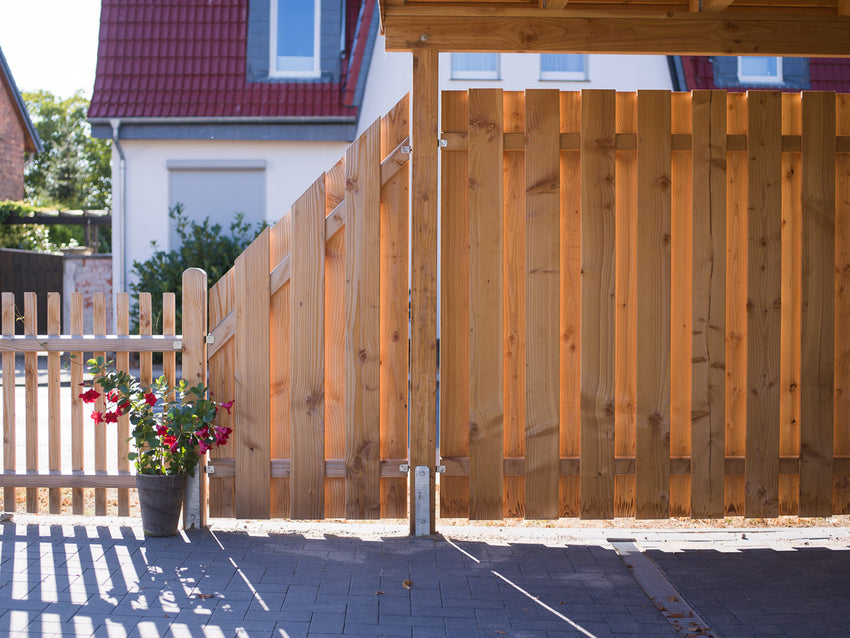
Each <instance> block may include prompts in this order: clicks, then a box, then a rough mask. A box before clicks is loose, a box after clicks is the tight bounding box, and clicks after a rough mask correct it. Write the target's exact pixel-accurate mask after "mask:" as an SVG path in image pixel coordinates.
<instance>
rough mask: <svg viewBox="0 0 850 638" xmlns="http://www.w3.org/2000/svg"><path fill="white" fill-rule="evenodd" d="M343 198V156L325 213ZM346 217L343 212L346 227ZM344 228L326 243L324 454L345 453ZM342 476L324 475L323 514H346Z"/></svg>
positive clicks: (329, 180)
mask: <svg viewBox="0 0 850 638" xmlns="http://www.w3.org/2000/svg"><path fill="white" fill-rule="evenodd" d="M344 199H345V158H344V157H343V158H342V159H340V161H339V162H337V163H336V165H335V166H334V167H333V168H332V169H331V170H330V171H329V172H327V173H326V174H325V215H327V213H329V212H330V211H331V210H333V207H334V206H336V204H338V203H340V202H342V201H343V200H344ZM347 226H348V219H347V216H346V227H347ZM345 255H346V232H345V231H341V232H338V233H336V234H335V235H334V236H333V237H329V238H328V240H327V243H326V244H325V458H326V459H344V458H345V455H346V450H345V441H346V431H345V428H346V424H345V410H346V407H345V400H346V387H345V377H346V363H345V295H346V293H345V286H346V283H345V282H346V276H345ZM345 484H346V479H345V477H329V476H328V477H325V516H326V517H330V518H334V517H338V518H343V517H345V489H346V488H345Z"/></svg>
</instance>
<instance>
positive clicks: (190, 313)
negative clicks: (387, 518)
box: [162, 250, 269, 529]
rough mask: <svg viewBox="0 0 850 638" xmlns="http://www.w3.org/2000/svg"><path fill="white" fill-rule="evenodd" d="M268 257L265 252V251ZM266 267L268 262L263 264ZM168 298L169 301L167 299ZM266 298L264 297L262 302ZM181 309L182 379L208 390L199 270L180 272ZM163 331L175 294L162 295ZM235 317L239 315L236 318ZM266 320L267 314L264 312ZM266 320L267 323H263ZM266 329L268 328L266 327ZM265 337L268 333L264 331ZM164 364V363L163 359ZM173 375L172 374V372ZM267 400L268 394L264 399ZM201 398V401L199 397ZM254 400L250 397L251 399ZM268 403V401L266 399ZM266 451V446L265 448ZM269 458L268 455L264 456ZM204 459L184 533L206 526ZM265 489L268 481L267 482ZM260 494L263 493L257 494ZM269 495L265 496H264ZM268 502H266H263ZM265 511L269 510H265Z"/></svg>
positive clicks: (191, 488)
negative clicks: (181, 275) (187, 530)
mask: <svg viewBox="0 0 850 638" xmlns="http://www.w3.org/2000/svg"><path fill="white" fill-rule="evenodd" d="M266 255H268V250H266ZM266 267H268V261H266ZM169 297H170V298H169ZM268 298H269V297H268V295H266V296H265V297H264V298H261V299H264V300H267V299H268ZM252 304H254V308H256V309H257V311H258V312H260V311H262V310H263V302H262V301H256V300H254V299H252ZM180 305H181V306H182V308H183V369H182V373H183V374H182V376H183V379H184V380H185V381H186V383H187V384H188V385H189V387H190V388H193V387H195V386H198V385H201V386H204V387H206V386H207V344H206V336H207V273H206V272H204V271H203V270H201V269H200V268H187V269H186V270H184V271H183V278H182V298H181V300H180ZM162 309H163V316H164V321H163V328H165V327H166V326H168V327H170V328H171V329H173V326H174V293H165V294H163V299H162ZM237 316H238V315H237ZM265 316H266V317H268V310H267V309H266V315H265ZM266 320H268V319H266ZM266 325H267V324H266ZM265 334H266V335H268V330H266V333H265ZM257 341H260V342H261V343H260V344H259V345H258V348H265V350H257V351H254V353H252V355H253V354H255V353H256V354H257V355H258V356H257V359H256V360H255V366H256V368H257V369H262V363H263V362H264V361H266V362H267V361H268V352H269V344H268V341H265V343H262V333H261V334H260V337H258V338H257ZM164 361H166V360H165V359H164ZM172 374H173V370H172ZM262 381H265V382H266V386H265V388H268V376H266V378H265V379H262V378H260V379H259V380H258V382H262ZM265 388H259V389H257V394H258V395H263V390H264V389H265ZM264 396H266V397H268V393H267V392H266V393H265V395H264ZM198 398H199V399H200V398H204V397H198ZM251 398H252V399H253V397H251ZM267 400H268V399H267ZM258 407H259V406H258ZM265 408H266V411H265V417H266V422H265V424H264V427H266V428H268V427H269V426H268V418H269V410H268V403H266V406H265ZM266 449H268V446H266ZM266 454H268V452H266ZM206 468H207V457H206V456H201V459H200V462H199V463H198V467H197V469H196V471H195V475H194V476H190V477H189V479H188V482H187V484H186V500H185V502H184V504H183V527H184V528H185V529H192V528H195V529H201V528H203V527H205V526H206V524H207V474H206ZM266 485H268V481H266ZM258 491H262V490H258ZM266 494H268V492H266ZM266 502H268V499H266ZM266 511H268V510H266Z"/></svg>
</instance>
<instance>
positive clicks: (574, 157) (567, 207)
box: [505, 91, 581, 516]
mask: <svg viewBox="0 0 850 638" xmlns="http://www.w3.org/2000/svg"><path fill="white" fill-rule="evenodd" d="M560 107H561V114H560V120H561V123H560V130H561V133H580V132H581V93H580V92H578V91H563V92H561V94H560ZM523 119H524V117H523ZM560 161H561V185H560V192H561V225H560V231H561V232H560V236H561V245H560V252H561V265H560V272H561V300H560V305H561V309H560V314H561V322H560V330H561V342H560V368H561V369H560V378H561V388H560V395H561V400H560V410H561V415H560V422H561V428H560V437H559V439H560V440H559V445H558V447H559V454H560V456H562V457H578V456H579V455H580V453H581V449H580V448H581V151H561V153H560ZM521 183H523V184H524V183H525V177H523V181H522V182H521ZM506 189H507V186H506ZM523 213H524V211H523ZM505 241H506V242H507V241H508V239H507V235H506V239H505ZM521 241H522V246H523V249H524V248H525V236H523V237H522V238H521ZM520 263H521V264H523V265H524V264H525V256H524V253H523V259H522V261H521V262H520ZM521 274H522V273H521ZM522 279H523V280H524V277H522ZM522 294H523V297H524V296H525V289H524V288H523V293H522ZM523 307H524V304H523ZM524 323H525V321H524V319H523V325H524ZM523 330H524V329H523ZM522 369H523V371H524V370H525V345H524V344H523V360H522ZM523 382H524V380H523ZM524 407H525V406H524V405H523V409H524ZM506 408H507V405H506ZM559 484H560V485H559V495H558V499H559V501H560V515H561V516H578V515H579V513H580V505H579V502H580V492H579V488H580V482H579V477H578V476H561V477H560V479H559Z"/></svg>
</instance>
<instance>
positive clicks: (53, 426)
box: [47, 292, 62, 514]
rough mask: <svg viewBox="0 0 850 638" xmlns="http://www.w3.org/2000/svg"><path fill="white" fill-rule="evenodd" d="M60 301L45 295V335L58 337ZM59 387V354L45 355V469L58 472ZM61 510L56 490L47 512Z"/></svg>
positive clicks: (51, 293) (60, 443)
mask: <svg viewBox="0 0 850 638" xmlns="http://www.w3.org/2000/svg"><path fill="white" fill-rule="evenodd" d="M61 317H62V301H61V299H60V298H59V293H58V292H49V293H47V334H50V335H58V334H59V332H60V330H61V325H60V324H61ZM59 393H60V385H59V353H58V352H51V353H49V354H48V355H47V395H48V396H47V436H48V444H47V445H48V447H47V464H48V465H47V467H48V469H50V471H55V470H59V469H60V466H61V465H62V431H61V424H62V413H61V410H62V408H61V403H60V397H59ZM61 508H62V494H61V492H60V491H59V489H58V488H52V489H51V490H50V492H49V493H48V510H49V511H50V513H51V514H58V513H59V512H60V510H61Z"/></svg>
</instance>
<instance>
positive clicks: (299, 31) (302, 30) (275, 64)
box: [269, 0, 321, 78]
mask: <svg viewBox="0 0 850 638" xmlns="http://www.w3.org/2000/svg"><path fill="white" fill-rule="evenodd" d="M269 4H270V5H271V47H270V50H271V60H270V66H269V76H270V77H274V78H317V77H319V76H320V75H321V66H320V61H321V58H320V49H319V46H320V40H321V38H320V34H321V30H320V25H321V0H271V2H270V3H269Z"/></svg>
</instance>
